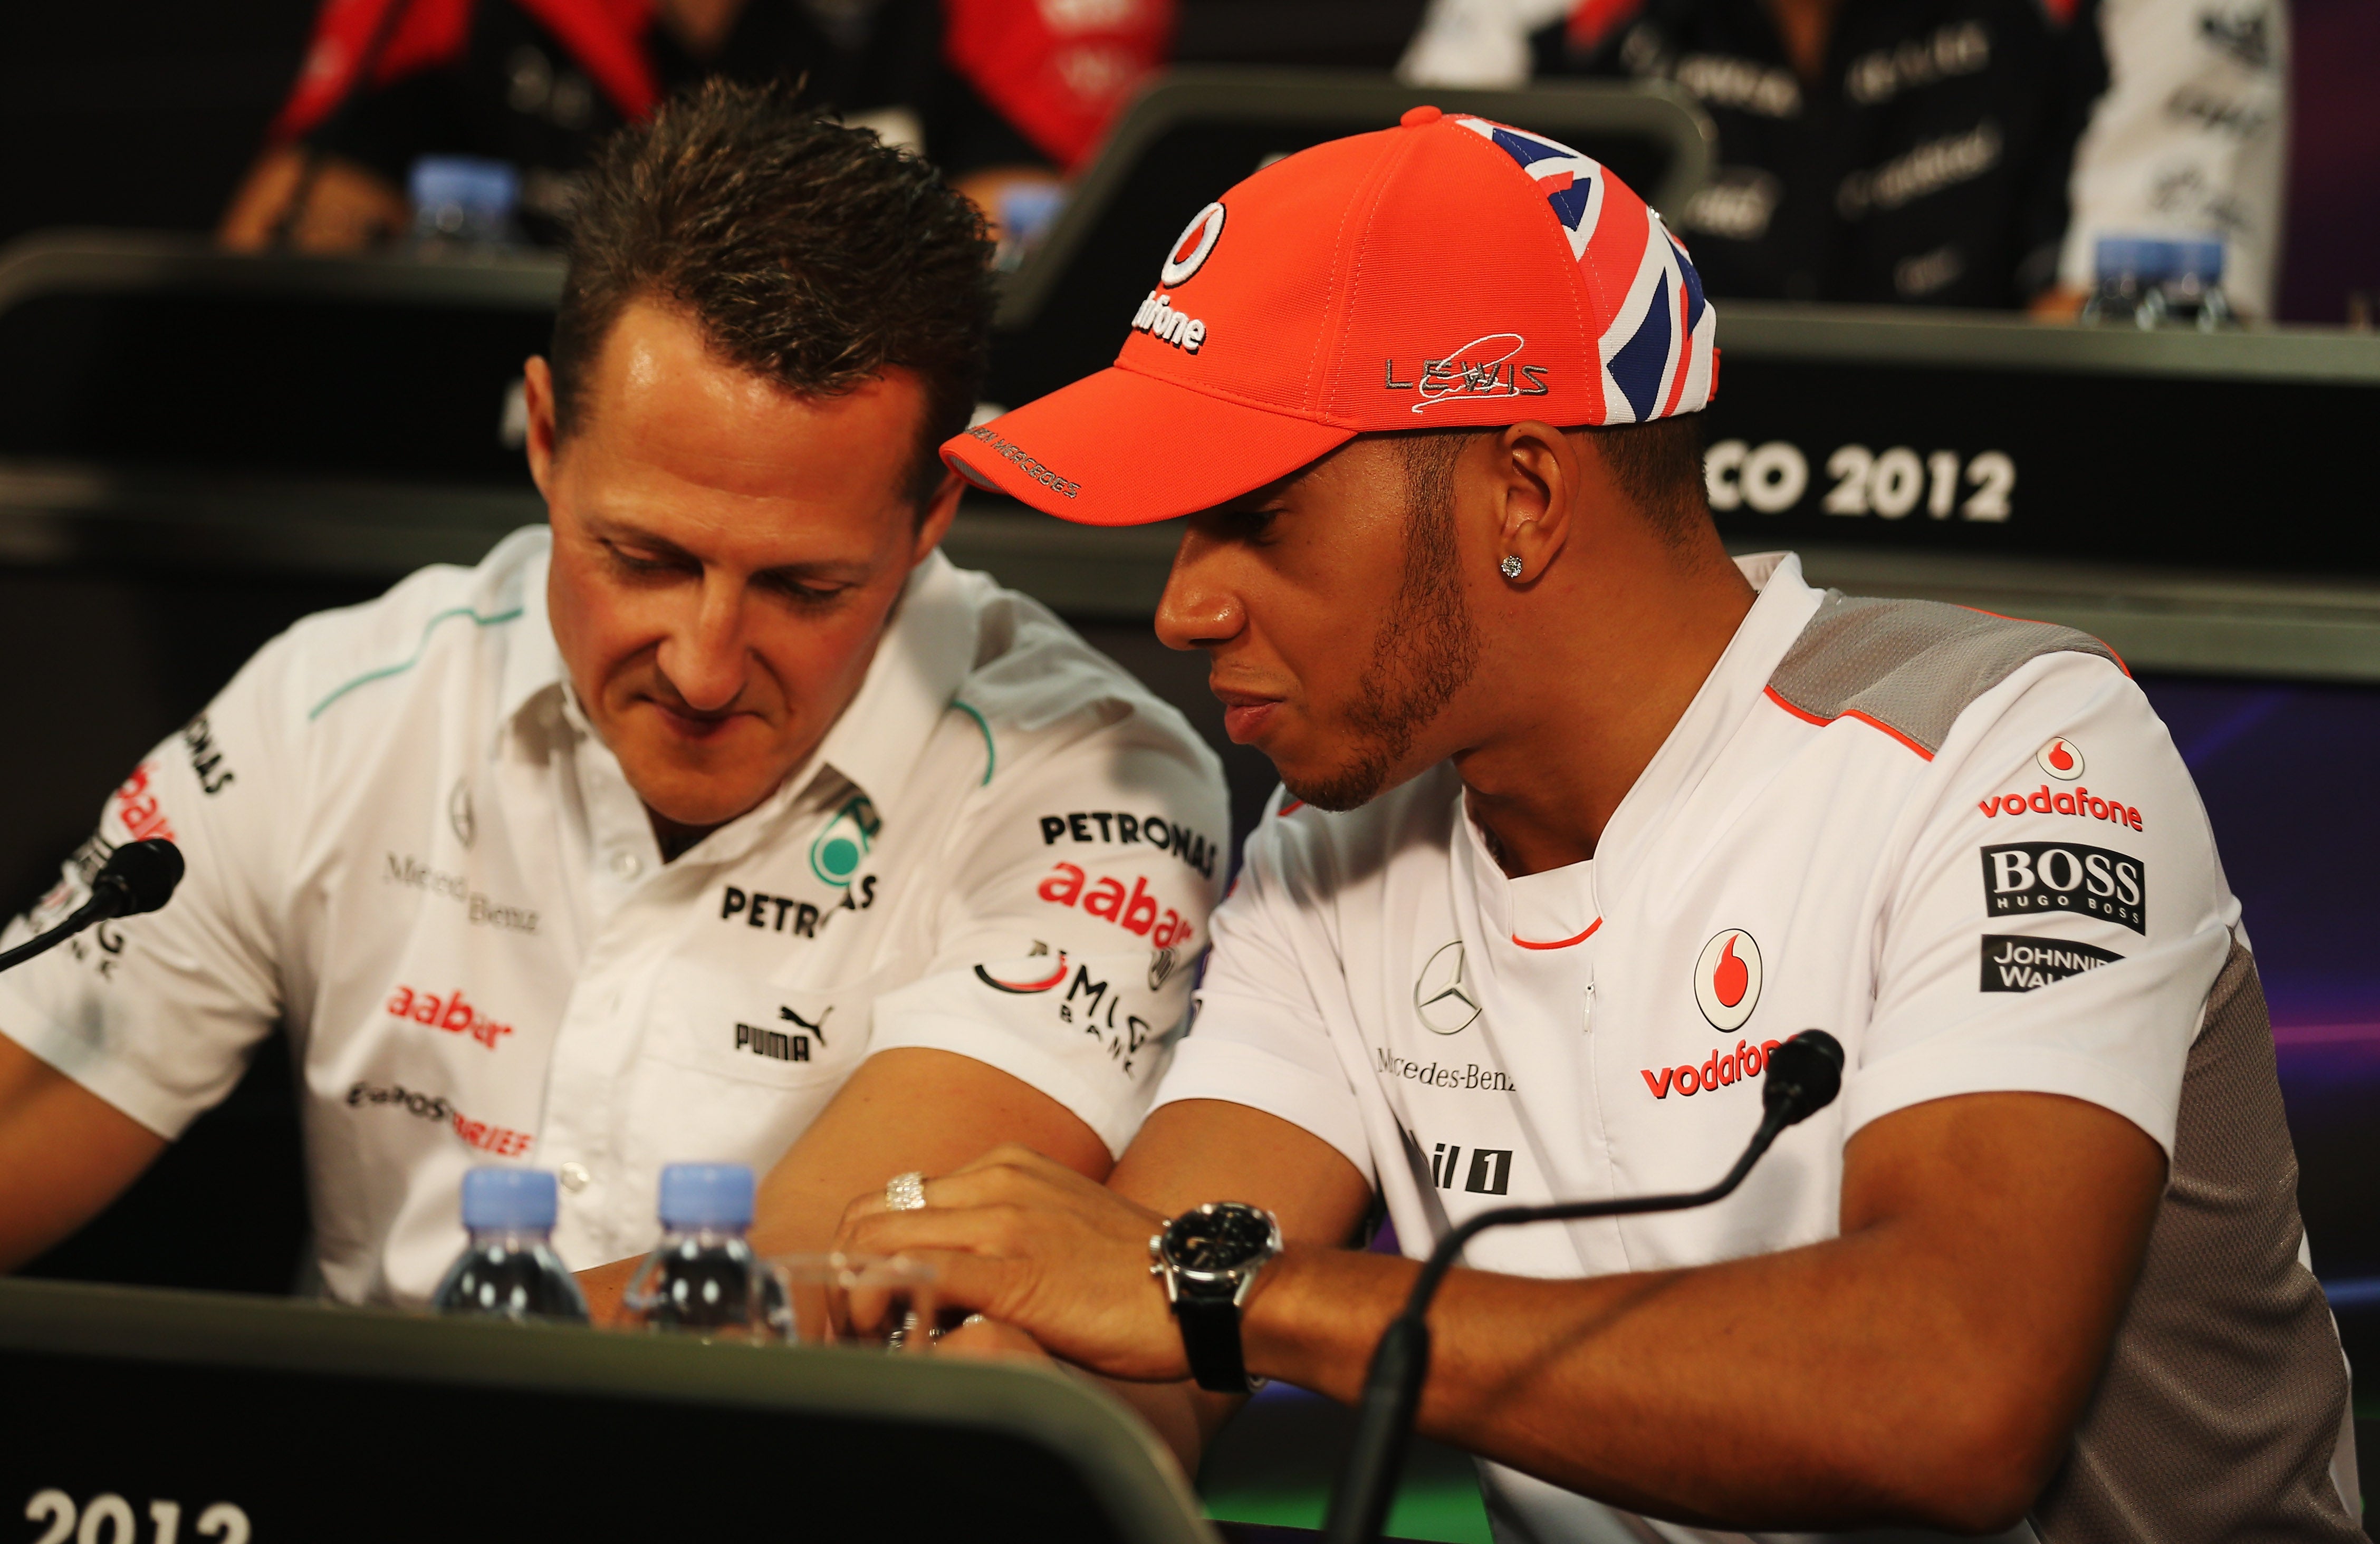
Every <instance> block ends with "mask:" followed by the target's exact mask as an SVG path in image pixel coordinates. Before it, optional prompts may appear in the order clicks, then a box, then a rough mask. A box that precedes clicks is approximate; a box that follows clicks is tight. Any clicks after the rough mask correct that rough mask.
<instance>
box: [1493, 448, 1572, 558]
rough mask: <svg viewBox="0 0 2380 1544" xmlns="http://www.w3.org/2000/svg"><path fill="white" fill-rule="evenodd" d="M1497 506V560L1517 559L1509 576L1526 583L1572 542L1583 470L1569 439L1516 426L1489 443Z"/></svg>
mask: <svg viewBox="0 0 2380 1544" xmlns="http://www.w3.org/2000/svg"><path fill="white" fill-rule="evenodd" d="M1487 445H1488V454H1489V455H1490V456H1492V457H1493V464H1492V467H1491V469H1490V470H1491V476H1492V481H1491V485H1490V486H1491V487H1492V488H1493V489H1494V493H1495V498H1496V499H1497V501H1498V509H1497V513H1498V515H1499V520H1498V523H1497V531H1496V539H1497V547H1496V553H1495V557H1496V560H1497V561H1499V562H1502V561H1505V560H1507V559H1512V558H1517V559H1519V560H1520V572H1519V573H1517V574H1507V575H1506V577H1508V578H1510V579H1511V580H1512V583H1514V584H1516V585H1526V584H1529V583H1531V582H1533V581H1535V580H1536V579H1537V578H1538V577H1540V576H1541V575H1542V574H1544V573H1545V572H1546V570H1547V569H1548V567H1550V566H1551V565H1552V563H1553V561H1554V559H1555V557H1556V556H1557V555H1559V554H1560V551H1561V549H1563V548H1564V547H1566V546H1568V545H1569V543H1570V537H1571V515H1572V506H1573V503H1574V502H1575V501H1576V500H1577V497H1578V490H1579V486H1580V479H1581V477H1582V476H1583V474H1584V471H1585V468H1584V467H1582V466H1581V465H1580V461H1579V448H1578V446H1577V445H1576V444H1574V443H1573V441H1572V440H1571V437H1570V436H1569V435H1567V434H1564V433H1563V432H1562V431H1561V430H1560V429H1558V428H1553V427H1552V426H1551V425H1549V424H1541V423H1536V422H1534V421H1533V422H1529V423H1523V424H1514V425H1512V427H1511V428H1507V429H1503V430H1501V431H1500V432H1499V433H1497V434H1495V435H1494V436H1492V437H1489V438H1488V440H1487Z"/></svg>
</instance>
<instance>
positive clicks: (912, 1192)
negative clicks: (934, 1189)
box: [884, 1169, 926, 1212]
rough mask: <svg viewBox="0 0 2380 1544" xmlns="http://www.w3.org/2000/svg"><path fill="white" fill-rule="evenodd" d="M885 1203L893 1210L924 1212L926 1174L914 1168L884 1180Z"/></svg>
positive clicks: (888, 1208) (887, 1207)
mask: <svg viewBox="0 0 2380 1544" xmlns="http://www.w3.org/2000/svg"><path fill="white" fill-rule="evenodd" d="M884 1205H885V1207H886V1209H887V1210H889V1211H892V1212H923V1211H924V1210H925V1209H926V1176H924V1175H922V1174H919V1173H918V1172H917V1170H915V1169H912V1170H910V1171H909V1172H908V1173H907V1174H896V1175H894V1176H892V1178H890V1179H888V1180H886V1181H885V1182H884Z"/></svg>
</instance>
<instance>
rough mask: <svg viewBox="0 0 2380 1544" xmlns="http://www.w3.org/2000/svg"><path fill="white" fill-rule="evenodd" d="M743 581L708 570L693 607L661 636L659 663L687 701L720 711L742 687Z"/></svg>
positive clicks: (697, 707)
mask: <svg viewBox="0 0 2380 1544" xmlns="http://www.w3.org/2000/svg"><path fill="white" fill-rule="evenodd" d="M658 663H659V664H660V666H661V671H662V675H664V676H666V677H667V678H668V679H669V683H670V684H671V685H672V686H674V687H675V688H677V694H678V695H679V696H680V697H682V698H684V699H685V701H686V706H688V707H690V708H693V709H694V710H695V711H696V712H698V713H716V712H719V711H720V710H722V709H723V708H725V707H727V706H730V705H732V704H733V703H734V702H735V699H736V697H737V696H738V695H740V694H742V693H743V690H744V672H745V669H747V650H746V648H745V645H744V586H743V585H742V584H741V583H739V582H738V581H736V580H735V579H733V578H731V577H728V576H727V575H724V574H720V573H712V572H710V570H708V569H706V570H705V571H704V572H703V575H702V587H701V589H700V591H699V592H698V594H697V595H696V596H695V597H694V605H693V606H692V608H691V609H688V610H686V612H684V613H683V614H681V615H680V616H679V617H678V618H677V619H676V621H675V622H674V625H673V626H672V627H671V628H670V631H669V634H668V636H666V637H664V638H663V639H662V646H661V650H660V656H659V659H658Z"/></svg>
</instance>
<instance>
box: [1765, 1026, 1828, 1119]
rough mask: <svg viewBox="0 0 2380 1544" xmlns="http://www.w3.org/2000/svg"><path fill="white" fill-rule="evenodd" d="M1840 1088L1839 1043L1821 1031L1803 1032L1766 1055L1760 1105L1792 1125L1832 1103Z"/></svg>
mask: <svg viewBox="0 0 2380 1544" xmlns="http://www.w3.org/2000/svg"><path fill="white" fill-rule="evenodd" d="M1842 1086H1843V1047H1842V1043H1841V1042H1840V1041H1839V1040H1837V1039H1836V1038H1835V1037H1834V1036H1833V1035H1830V1034H1828V1032H1827V1031H1824V1030H1803V1031H1802V1032H1801V1033H1800V1034H1797V1035H1795V1036H1793V1038H1791V1040H1788V1041H1785V1042H1784V1043H1781V1044H1779V1046H1778V1047H1777V1049H1775V1050H1774V1051H1771V1052H1769V1053H1768V1070H1767V1075H1766V1076H1765V1077H1764V1078H1763V1079H1762V1080H1761V1084H1760V1104H1761V1108H1762V1109H1763V1110H1765V1111H1767V1113H1768V1114H1770V1115H1782V1116H1784V1117H1785V1118H1784V1124H1785V1125H1787V1126H1794V1125H1798V1124H1800V1123H1801V1122H1803V1121H1805V1120H1807V1119H1809V1118H1810V1117H1811V1116H1814V1115H1816V1114H1817V1113H1818V1112H1819V1111H1820V1110H1823V1109H1825V1108H1826V1107H1827V1106H1828V1105H1829V1104H1833V1103H1834V1102H1835V1095H1836V1094H1837V1093H1838V1092H1840V1091H1841V1089H1842Z"/></svg>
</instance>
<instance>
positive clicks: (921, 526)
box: [909, 468, 966, 568]
mask: <svg viewBox="0 0 2380 1544" xmlns="http://www.w3.org/2000/svg"><path fill="white" fill-rule="evenodd" d="M965 492H966V483H965V480H964V479H963V478H961V477H960V476H959V475H958V474H957V473H956V472H953V471H951V470H949V469H948V468H944V469H943V472H942V483H941V487H940V488H937V489H934V496H933V499H932V500H931V501H929V502H928V504H927V505H926V513H925V514H924V516H923V517H922V518H920V519H919V520H918V522H917V544H916V545H915V546H914V547H912V548H911V549H910V550H909V566H910V567H912V568H915V567H917V565H918V564H919V563H922V562H924V561H926V555H927V554H928V553H929V552H931V551H932V550H933V549H935V548H937V547H939V546H941V541H942V537H945V536H947V535H949V534H950V529H951V522H952V520H953V519H954V518H956V517H957V515H958V513H959V498H960V496H961V495H962V494H964V493H965Z"/></svg>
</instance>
